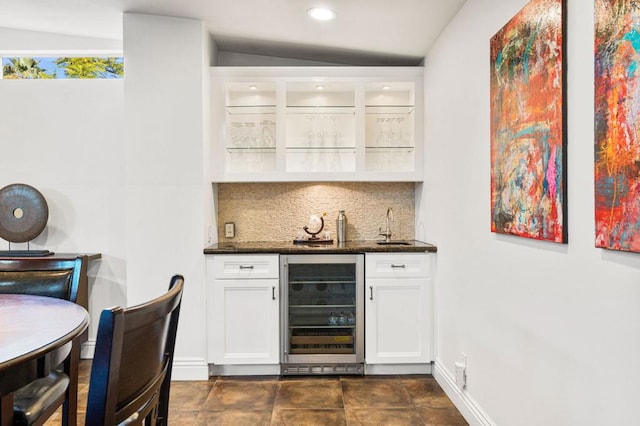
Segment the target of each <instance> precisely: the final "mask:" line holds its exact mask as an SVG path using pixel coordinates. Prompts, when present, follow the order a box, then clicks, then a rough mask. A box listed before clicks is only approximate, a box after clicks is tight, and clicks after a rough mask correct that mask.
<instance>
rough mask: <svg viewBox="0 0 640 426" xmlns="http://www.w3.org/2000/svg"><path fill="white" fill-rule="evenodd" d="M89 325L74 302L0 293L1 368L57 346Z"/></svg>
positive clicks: (84, 315) (85, 313)
mask: <svg viewBox="0 0 640 426" xmlns="http://www.w3.org/2000/svg"><path fill="white" fill-rule="evenodd" d="M88 324H89V314H88V313H87V311H86V310H85V309H84V308H83V307H82V306H80V305H77V304H75V303H73V302H69V301H67V300H62V299H55V298H52V297H42V296H32V295H25V294H0V371H2V370H4V369H7V368H10V367H11V366H13V365H15V364H20V363H22V362H25V361H29V360H31V359H34V358H38V357H40V356H42V355H43V354H46V353H48V352H50V351H52V350H54V349H56V348H59V347H60V346H62V345H64V344H66V343H68V342H70V341H71V340H72V339H73V338H74V337H76V336H78V335H79V334H81V333H82V332H83V331H84V330H85V329H86V328H87V325H88Z"/></svg>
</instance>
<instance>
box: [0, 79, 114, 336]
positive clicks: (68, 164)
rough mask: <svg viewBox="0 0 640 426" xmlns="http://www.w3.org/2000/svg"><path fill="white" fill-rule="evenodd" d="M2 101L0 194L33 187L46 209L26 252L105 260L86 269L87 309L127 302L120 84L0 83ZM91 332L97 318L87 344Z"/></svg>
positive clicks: (18, 246) (105, 81) (67, 81)
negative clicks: (45, 216)
mask: <svg viewBox="0 0 640 426" xmlns="http://www.w3.org/2000/svg"><path fill="white" fill-rule="evenodd" d="M0 99H2V102H0V152H1V154H0V187H4V186H6V185H9V184H12V183H26V184H28V185H31V186H33V187H35V188H36V189H38V190H39V191H40V192H41V193H42V194H43V196H44V197H45V199H46V200H47V204H48V207H49V220H48V223H47V227H46V228H45V230H44V231H43V233H42V234H40V236H38V237H37V238H36V239H35V240H34V241H33V242H32V243H31V247H32V248H44V249H47V250H51V251H53V252H56V253H102V259H101V260H99V261H96V262H92V265H90V269H89V273H90V277H91V279H90V281H89V303H90V310H91V311H92V312H97V313H98V314H99V312H100V310H102V309H103V308H105V307H107V306H112V305H118V304H123V303H125V302H126V288H125V285H126V284H125V281H126V235H125V228H124V225H125V192H124V189H125V187H124V183H125V178H124V174H125V162H124V150H125V146H124V140H123V135H122V132H123V128H122V120H123V102H124V96H123V82H122V80H0ZM0 246H1V248H2V250H6V249H8V248H9V244H8V242H6V241H3V240H0ZM12 248H18V249H20V248H26V247H24V245H12ZM96 330H97V316H95V320H93V321H92V322H91V324H90V328H89V339H90V340H95V335H96Z"/></svg>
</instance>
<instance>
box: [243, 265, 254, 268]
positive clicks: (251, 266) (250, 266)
mask: <svg viewBox="0 0 640 426" xmlns="http://www.w3.org/2000/svg"><path fill="white" fill-rule="evenodd" d="M240 269H253V265H240Z"/></svg>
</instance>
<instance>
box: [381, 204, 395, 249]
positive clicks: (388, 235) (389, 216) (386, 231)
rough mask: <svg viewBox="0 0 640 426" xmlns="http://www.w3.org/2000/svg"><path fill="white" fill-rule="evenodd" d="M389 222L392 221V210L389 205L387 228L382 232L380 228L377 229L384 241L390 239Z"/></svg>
mask: <svg viewBox="0 0 640 426" xmlns="http://www.w3.org/2000/svg"><path fill="white" fill-rule="evenodd" d="M391 222H393V210H392V209H391V207H389V208H388V209H387V229H386V230H385V231H384V232H382V228H380V229H379V231H381V232H380V235H382V236H384V240H385V242H387V243H388V242H390V241H391Z"/></svg>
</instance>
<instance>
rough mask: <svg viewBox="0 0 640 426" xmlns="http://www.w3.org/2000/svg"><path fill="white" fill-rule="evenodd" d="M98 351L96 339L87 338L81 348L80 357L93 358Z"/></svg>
mask: <svg viewBox="0 0 640 426" xmlns="http://www.w3.org/2000/svg"><path fill="white" fill-rule="evenodd" d="M95 351H96V341H95V340H87V341H86V342H84V343H83V344H82V347H81V348H80V358H81V359H93V354H94V353H95Z"/></svg>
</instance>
